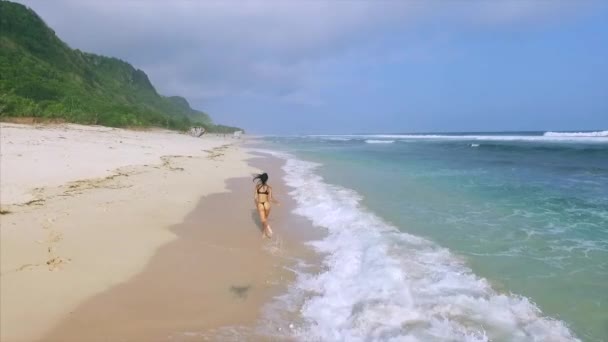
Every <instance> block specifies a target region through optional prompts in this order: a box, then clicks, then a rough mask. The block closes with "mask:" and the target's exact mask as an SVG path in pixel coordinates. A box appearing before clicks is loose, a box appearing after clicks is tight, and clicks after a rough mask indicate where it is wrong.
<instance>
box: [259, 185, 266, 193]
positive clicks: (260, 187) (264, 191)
mask: <svg viewBox="0 0 608 342" xmlns="http://www.w3.org/2000/svg"><path fill="white" fill-rule="evenodd" d="M261 188H262V187H259V188H258V194H262V195H268V186H266V191H260V189H261Z"/></svg>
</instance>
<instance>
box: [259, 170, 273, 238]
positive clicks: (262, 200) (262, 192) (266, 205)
mask: <svg viewBox="0 0 608 342" xmlns="http://www.w3.org/2000/svg"><path fill="white" fill-rule="evenodd" d="M253 180H254V181H255V180H257V181H258V182H257V183H256V185H255V190H254V195H253V196H254V197H253V198H254V202H255V205H256V207H257V209H258V214H260V221H261V222H262V228H263V231H262V237H264V236H265V237H268V238H271V237H272V230H271V229H270V225H269V224H268V215H270V202H273V203H279V202H278V201H277V200H275V199H274V197H273V196H272V187H271V186H270V185H268V184H267V182H268V174H267V173H266V172H264V173H261V174H259V175H257V176H255V177H254V178H253Z"/></svg>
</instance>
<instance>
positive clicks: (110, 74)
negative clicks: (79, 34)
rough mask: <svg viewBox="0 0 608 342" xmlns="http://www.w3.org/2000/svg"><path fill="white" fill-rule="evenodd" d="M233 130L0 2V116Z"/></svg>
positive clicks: (118, 63) (34, 17)
mask: <svg viewBox="0 0 608 342" xmlns="http://www.w3.org/2000/svg"><path fill="white" fill-rule="evenodd" d="M7 117H35V118H48V119H61V120H65V121H68V122H74V123H81V124H99V125H106V126H115V127H124V126H158V127H166V128H170V129H187V128H189V127H191V126H204V127H205V128H206V129H207V130H208V131H212V132H213V131H215V132H232V131H235V130H238V128H236V127H229V126H223V125H216V124H214V123H213V121H212V119H211V118H210V117H209V115H207V114H206V113H204V112H202V111H198V110H195V109H192V108H191V107H190V105H189V103H188V101H187V100H186V99H185V98H183V97H179V96H170V97H166V96H163V95H160V94H158V92H157V91H156V89H155V88H154V86H153V85H152V83H151V82H150V80H149V79H148V76H147V75H146V73H145V72H144V71H142V70H139V69H137V68H135V67H133V66H132V65H131V64H129V63H127V62H125V61H122V60H120V59H117V58H112V57H106V56H100V55H96V54H91V53H86V52H83V51H80V50H78V49H72V48H70V47H69V46H68V45H67V44H66V43H64V42H63V41H62V40H61V39H60V38H59V37H57V36H56V34H55V32H54V31H53V30H52V29H51V28H49V27H48V26H47V25H46V24H45V22H44V21H43V20H42V19H41V18H40V17H39V16H38V15H37V14H36V13H35V12H34V11H33V10H32V9H30V8H27V7H26V6H24V5H21V4H16V3H12V2H9V1H0V118H7Z"/></svg>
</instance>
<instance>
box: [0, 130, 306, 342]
mask: <svg viewBox="0 0 608 342" xmlns="http://www.w3.org/2000/svg"><path fill="white" fill-rule="evenodd" d="M0 133H1V137H2V138H1V145H0V147H1V150H2V151H1V153H2V156H1V160H0V161H1V164H2V169H1V172H2V173H1V175H0V176H1V178H0V180H1V184H0V185H1V192H2V201H3V202H2V209H3V210H6V211H9V213H5V214H3V215H1V216H0V227H1V228H0V256H1V258H0V340H2V341H32V340H40V339H44V340H54V339H57V338H60V337H61V338H73V339H74V340H80V341H82V340H90V339H89V337H93V336H97V337H101V336H107V337H111V338H110V339H109V340H117V339H118V337H120V336H124V337H125V338H121V340H147V338H148V337H154V339H161V340H162V339H164V337H170V336H173V335H171V334H181V333H184V332H185V333H188V332H193V331H194V332H195V333H200V332H201V331H203V330H205V329H212V328H216V327H219V326H222V325H225V324H229V325H232V324H246V323H251V322H252V321H254V320H255V319H256V317H257V315H258V312H259V308H260V306H261V303H263V302H264V301H267V300H268V298H269V296H270V295H271V293H272V292H273V291H275V290H276V289H275V290H273V286H274V285H277V284H280V282H281V280H285V279H287V278H289V274H288V273H287V272H285V271H284V270H283V268H282V266H281V265H284V263H285V262H287V261H286V260H288V257H287V256H286V255H282V254H281V253H282V251H285V250H286V249H285V248H281V244H282V243H285V244H290V243H289V242H280V241H286V240H285V239H284V240H280V239H275V240H274V242H272V243H270V244H269V243H268V242H265V241H263V240H262V239H261V233H260V232H259V231H258V230H257V227H258V226H257V225H256V222H255V220H254V218H255V216H254V215H253V214H254V212H253V211H252V210H251V208H252V207H253V204H252V200H253V199H252V190H251V183H250V181H247V182H246V181H245V180H249V179H250V178H249V177H250V175H251V174H252V173H253V172H255V171H257V170H256V169H255V168H253V167H251V166H249V165H248V164H247V162H246V160H247V159H248V158H249V157H250V156H249V155H248V154H246V153H245V152H244V151H243V150H242V149H241V148H239V147H238V146H237V145H226V144H227V143H234V142H235V140H232V139H227V140H224V139H222V138H220V137H216V138H211V137H204V138H202V139H199V138H192V137H190V136H186V135H181V134H176V133H172V132H165V131H157V132H133V131H126V130H119V129H108V128H100V127H85V126H75V125H62V126H55V127H33V126H23V125H7V124H2V126H1V127H0ZM117 167H118V169H116V168H117ZM93 177H97V178H93ZM232 178H239V179H240V180H235V181H231V182H230V184H231V186H232V188H233V190H234V191H233V192H228V193H227V192H226V191H227V185H226V181H227V180H229V179H232ZM66 182H67V183H66ZM244 188H246V190H244ZM5 191H6V192H5ZM241 191H242V192H241ZM212 194H215V195H212ZM204 196H207V197H205V198H203V199H202V200H201V197H204ZM274 210H275V211H276V209H274ZM273 215H275V218H278V217H279V216H280V215H278V214H276V213H273ZM184 218H185V220H184ZM275 230H277V228H276V227H275ZM288 249H292V248H288ZM293 249H297V248H296V247H295V245H294V248H293ZM244 304H246V305H244ZM144 328H145V329H144ZM146 329H149V333H148V330H146ZM142 330H143V331H144V332H142ZM87 331H90V332H97V333H99V334H93V335H91V334H90V333H88V334H87V335H84V333H85V332H87ZM104 334H106V335H104ZM140 334H141V335H140ZM183 336H191V335H183ZM183 336H182V337H183ZM192 336H193V335H192ZM127 337H128V338H127ZM105 340H108V339H105Z"/></svg>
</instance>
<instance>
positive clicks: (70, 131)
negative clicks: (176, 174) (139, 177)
mask: <svg viewBox="0 0 608 342" xmlns="http://www.w3.org/2000/svg"><path fill="white" fill-rule="evenodd" d="M232 142H234V140H233V139H232V138H222V137H218V136H204V137H203V138H194V137H191V136H189V135H186V134H180V133H177V132H173V131H165V130H156V131H150V132H144V131H131V130H124V129H118V128H109V127H101V126H82V125H72V124H69V125H54V126H32V125H19V124H7V123H0V186H1V192H0V203H1V204H3V205H8V204H15V203H23V202H27V201H30V200H32V199H34V198H35V197H36V194H35V193H33V192H32V190H33V189H35V188H39V187H48V186H58V185H61V184H64V183H67V182H69V181H74V180H78V179H83V178H95V177H104V176H108V175H110V174H112V172H114V171H115V169H117V168H119V167H122V166H127V165H144V164H161V163H162V161H161V159H160V157H161V156H167V155H191V156H205V155H207V152H205V150H211V149H213V148H215V147H218V146H221V145H223V144H226V143H232Z"/></svg>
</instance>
